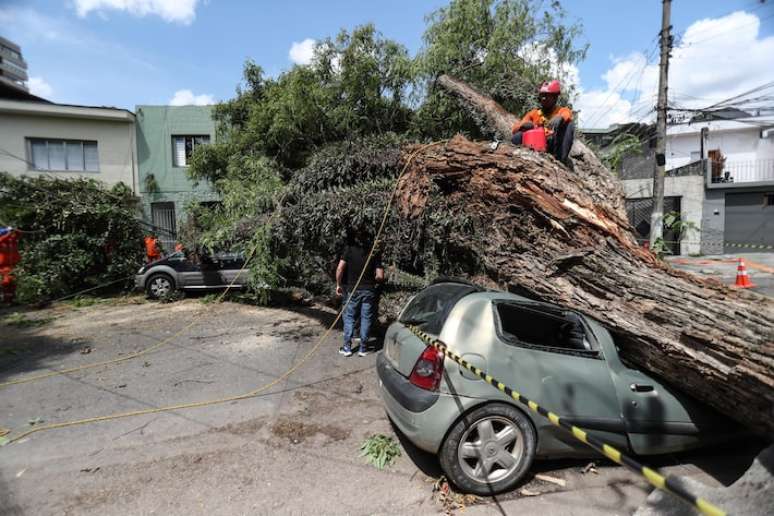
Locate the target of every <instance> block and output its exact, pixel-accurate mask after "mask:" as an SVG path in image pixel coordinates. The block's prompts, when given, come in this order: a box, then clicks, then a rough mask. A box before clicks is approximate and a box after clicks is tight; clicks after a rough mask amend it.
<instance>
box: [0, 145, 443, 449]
mask: <svg viewBox="0 0 774 516" xmlns="http://www.w3.org/2000/svg"><path fill="white" fill-rule="evenodd" d="M442 143H445V140H444V141H437V142H432V143H429V144H426V145H423V146H420V147H418V148H417V149H416V150H415V151H414V152H413V153H412V154H411V155H409V157H408V159H407V160H406V163H405V165H404V166H403V169H402V170H401V172H400V174H399V175H398V177H397V179H396V180H395V186H394V188H393V190H392V194H391V195H390V198H389V200H388V201H387V205H386V206H385V209H384V214H383V216H382V220H381V223H380V224H379V228H378V230H377V232H376V237H375V238H374V242H373V245H372V246H371V251H370V252H369V253H368V257H367V258H366V261H365V264H364V265H363V269H362V270H361V271H360V275H359V277H358V279H357V282H356V283H355V287H354V288H353V289H352V292H351V293H350V295H349V296H348V298H347V301H346V302H345V303H344V305H343V306H342V308H341V310H339V313H338V314H337V315H336V318H335V319H334V320H333V322H332V323H331V324H330V326H329V327H328V329H327V330H326V331H325V332H324V333H323V335H322V336H321V337H320V339H319V340H318V341H317V343H316V344H315V345H314V346H313V347H312V348H311V349H310V350H309V351H308V352H307V353H306V354H305V355H304V356H303V357H302V358H301V360H299V361H298V362H297V363H296V364H294V365H293V366H292V367H290V368H289V369H288V370H287V371H285V372H284V373H283V374H281V375H280V376H278V377H277V378H275V379H274V380H272V381H271V382H269V383H267V384H265V385H263V386H261V387H258V388H256V389H253V390H251V391H248V392H246V393H243V394H238V395H235V396H228V397H224V398H218V399H214V400H204V401H197V402H192V403H181V404H177V405H169V406H165V407H154V408H151V409H143V410H134V411H130V412H120V413H117V414H110V415H106V416H97V417H90V418H84V419H78V420H73V421H64V422H61V423H51V424H47V425H41V426H35V427H33V428H30V429H28V430H26V431H24V432H22V433H20V434H18V435H15V436H13V437H11V438H10V439H8V442H9V443H15V442H19V441H21V440H22V439H24V438H26V437H28V436H29V435H31V434H34V433H37V432H43V431H47V430H55V429H59V428H68V427H73V426H79V425H85V424H89V423H97V422H102V421H111V420H115V419H121V418H126V417H134V416H142V415H147V414H157V413H160V412H170V411H174V410H182V409H189V408H198V407H206V406H211V405H217V404H222V403H229V402H232V401H239V400H245V399H248V398H254V397H256V396H258V395H259V394H261V393H263V392H266V391H267V390H269V389H271V388H272V387H274V386H275V385H277V384H278V383H280V382H282V381H283V380H285V379H286V378H288V377H290V376H291V375H292V374H293V373H294V372H295V371H296V370H298V368H300V367H301V366H302V365H303V364H304V363H306V361H307V360H309V359H310V358H311V357H312V356H313V355H314V354H315V353H316V352H317V350H318V349H319V348H320V346H321V345H322V344H323V343H324V342H325V341H326V340H327V338H328V336H329V335H330V333H331V332H332V331H333V328H334V327H335V326H336V324H338V322H339V320H340V319H341V316H342V314H343V313H344V310H346V308H347V307H348V306H349V303H350V301H351V300H352V296H353V295H354V292H355V291H356V290H357V287H358V286H359V285H360V282H361V281H362V279H363V276H364V275H365V272H366V270H367V269H368V266H369V264H370V262H371V260H372V259H373V256H374V253H375V251H376V248H377V246H378V244H379V239H380V238H381V235H382V232H383V231H384V227H385V226H386V224H387V219H388V218H389V215H390V211H391V210H392V204H393V203H394V202H395V197H396V194H397V192H398V186H399V185H400V180H401V179H402V178H403V176H404V174H405V173H406V171H407V170H408V167H409V165H410V164H411V162H412V161H413V160H414V158H415V157H416V156H417V155H419V153H420V152H422V151H424V150H426V149H429V148H430V147H433V146H436V145H440V144H442ZM275 213H277V211H275ZM189 327H190V326H189ZM178 333H180V332H178ZM122 358H123V357H122ZM8 384H9V383H8V382H6V383H5V384H0V387H2V386H3V385H8Z"/></svg>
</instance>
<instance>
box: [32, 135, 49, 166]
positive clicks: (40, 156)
mask: <svg viewBox="0 0 774 516" xmlns="http://www.w3.org/2000/svg"><path fill="white" fill-rule="evenodd" d="M30 147H31V149H30V150H31V152H30V154H32V155H31V156H30V157H31V158H32V166H33V168H35V170H48V149H47V148H46V142H45V140H32V141H31V142H30Z"/></svg>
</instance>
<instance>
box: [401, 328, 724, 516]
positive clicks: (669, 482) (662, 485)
mask: <svg viewBox="0 0 774 516" xmlns="http://www.w3.org/2000/svg"><path fill="white" fill-rule="evenodd" d="M408 328H409V330H411V332H412V333H414V335H416V336H417V337H419V338H420V339H422V340H423V341H424V342H426V343H427V344H428V345H429V346H433V347H434V348H435V349H437V350H438V351H440V352H441V353H443V354H444V355H445V356H447V357H449V358H450V359H452V360H454V361H455V362H456V363H458V364H459V365H461V366H462V367H464V368H465V369H467V370H468V371H470V372H472V373H473V374H475V375H476V376H478V377H480V378H481V379H482V380H484V381H485V382H487V383H488V384H490V385H492V386H493V387H495V388H497V389H499V390H500V391H502V392H504V393H505V394H506V395H508V396H510V397H511V398H513V399H514V400H516V401H518V402H519V403H521V404H522V405H525V406H527V407H529V409H530V410H532V411H533V412H537V413H538V414H540V415H541V416H543V417H545V418H547V419H548V420H549V421H550V422H551V423H552V424H554V425H555V426H558V427H560V428H564V429H565V430H567V431H568V432H570V433H571V434H572V435H573V436H575V438H576V439H578V440H580V441H582V442H584V443H586V444H587V445H589V446H591V447H592V448H594V449H595V450H596V451H598V452H599V453H601V454H602V455H604V456H605V457H607V458H608V459H610V460H612V461H614V462H616V463H617V464H620V465H622V466H626V467H627V468H629V469H631V470H632V471H634V472H635V473H639V474H641V475H642V476H644V477H645V479H646V480H647V481H648V482H649V483H650V484H651V485H653V486H654V487H657V488H658V489H662V490H664V491H667V492H668V493H671V494H673V495H675V496H677V497H679V498H681V499H682V500H684V501H686V502H688V503H689V504H691V505H692V506H693V507H696V508H697V509H698V510H699V511H700V512H702V513H703V514H706V515H709V516H723V515H725V514H726V512H725V511H724V510H722V509H720V508H719V507H717V506H715V505H713V504H712V503H710V502H708V501H707V500H705V499H703V498H700V497H698V496H695V495H693V494H691V493H689V492H688V491H686V490H685V488H683V487H682V486H681V485H680V484H678V483H677V482H676V481H675V479H674V477H672V476H667V477H665V476H663V475H662V474H661V473H659V472H658V471H655V470H653V469H650V468H649V467H647V466H643V465H642V464H640V463H639V462H637V461H635V460H634V459H632V458H631V457H627V456H626V455H624V454H623V453H621V452H620V451H619V450H617V449H616V448H614V447H613V446H610V445H609V444H606V443H604V442H603V441H600V440H599V439H597V438H596V437H594V436H592V435H589V434H587V433H586V432H585V431H583V430H582V429H581V428H578V427H577V426H575V425H572V424H570V423H567V422H566V421H564V420H562V418H561V417H559V416H557V415H556V414H554V413H553V412H551V411H549V410H546V409H544V408H543V407H541V406H540V405H538V404H537V403H535V402H534V401H532V400H529V399H527V398H525V397H524V396H522V395H521V394H519V393H518V392H517V391H515V390H513V389H511V388H510V387H508V386H507V385H505V384H504V383H502V382H500V381H499V380H497V379H496V378H493V377H491V376H489V375H488V374H486V372H485V371H482V370H481V369H479V368H478V367H476V366H474V365H471V364H469V363H468V362H467V361H466V360H465V359H463V358H462V357H461V356H459V355H458V354H457V353H455V352H454V351H451V350H450V349H449V348H448V347H447V346H446V344H444V343H443V342H441V341H440V340H438V339H435V338H433V337H431V336H430V335H428V334H427V333H424V332H423V331H421V330H420V329H419V328H417V327H416V326H409V327H408Z"/></svg>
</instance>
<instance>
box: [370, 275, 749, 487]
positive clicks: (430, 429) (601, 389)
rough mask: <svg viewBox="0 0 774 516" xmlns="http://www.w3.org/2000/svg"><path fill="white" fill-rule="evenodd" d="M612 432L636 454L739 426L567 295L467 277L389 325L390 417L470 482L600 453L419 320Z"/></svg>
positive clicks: (542, 397) (415, 301) (490, 482)
mask: <svg viewBox="0 0 774 516" xmlns="http://www.w3.org/2000/svg"><path fill="white" fill-rule="evenodd" d="M410 325H414V326H418V327H419V328H420V329H421V330H422V331H423V332H425V333H427V334H430V335H432V336H434V337H436V338H439V339H440V340H441V341H443V342H444V343H446V344H447V345H448V346H449V348H450V349H451V350H453V351H455V352H456V353H458V354H459V355H461V356H462V358H463V359H465V360H466V361H467V362H468V363H470V364H472V365H473V366H476V367H478V368H479V369H482V370H483V371H486V372H487V374H490V375H491V376H493V377H495V378H497V379H498V380H500V381H502V382H503V383H505V384H506V385H508V386H510V387H511V388H513V389H515V390H517V391H519V392H520V393H521V394H523V395H524V396H526V397H527V398H529V399H532V400H535V401H536V402H538V403H539V404H540V405H542V406H544V407H545V408H546V409H547V410H551V411H553V412H555V413H557V414H558V415H559V416H561V417H562V418H563V419H566V420H567V421H568V422H571V423H573V424H575V425H577V426H579V427H582V428H584V429H586V430H587V431H589V432H591V433H593V434H594V435H595V436H597V437H598V438H600V439H602V440H603V441H605V442H607V443H609V444H611V445H613V446H615V447H617V448H619V449H620V450H624V451H629V452H632V453H635V454H643V455H645V454H657V453H668V452H675V451H680V450H685V449H689V448H693V447H697V446H700V445H704V444H709V443H711V442H717V441H718V440H723V439H727V438H728V437H729V436H730V435H732V434H733V433H734V432H735V431H736V430H737V428H736V427H735V426H734V425H733V424H732V423H730V422H729V421H728V420H727V419H725V418H723V417H722V416H720V415H719V414H717V413H716V412H714V411H713V410H711V409H710V408H708V407H706V406H704V405H701V404H700V403H698V402H696V401H694V400H693V399H691V398H690V397H688V396H686V395H685V394H683V393H680V392H677V391H675V390H673V389H672V388H670V387H669V386H667V385H666V384H664V383H663V382H662V381H661V380H659V379H657V378H655V377H653V376H651V375H649V374H646V373H645V372H642V371H639V370H637V369H633V368H632V367H630V366H628V365H626V364H625V363H623V362H622V361H621V359H620V358H619V356H618V349H617V348H616V343H615V340H614V338H613V336H612V335H611V334H610V333H609V332H608V331H607V330H606V329H605V328H604V327H602V326H601V325H600V324H599V323H597V322H596V321H594V320H593V319H591V318H589V317H586V316H583V315H581V314H579V313H576V312H573V311H570V310H564V309H562V308H560V307H558V306H554V305H550V304H546V303H540V302H536V301H532V300H529V299H526V298H523V297H520V296H517V295H513V294H509V293H505V292H498V291H487V290H483V289H481V288H478V287H476V286H474V285H470V284H466V283H462V282H452V281H447V282H441V283H438V284H435V285H431V286H429V287H427V288H426V289H424V290H423V291H421V292H420V293H419V294H417V295H416V296H415V297H414V298H412V299H411V300H410V301H409V302H408V304H407V305H406V307H405V308H404V309H403V311H402V313H401V314H400V316H399V318H398V321H397V322H395V323H393V324H392V325H391V326H390V327H389V328H388V330H387V333H386V335H385V340H384V349H383V350H382V351H381V352H380V353H379V355H378V356H377V371H378V375H379V380H380V388H381V394H382V398H383V399H384V404H385V407H386V410H387V413H388V415H389V417H390V419H391V420H392V421H393V422H394V424H395V425H396V426H397V427H398V428H399V429H400V431H401V432H402V433H403V434H405V436H406V437H407V438H408V439H409V440H410V441H411V442H413V443H414V444H415V445H416V446H417V447H419V448H421V449H423V450H426V451H429V452H431V453H435V454H437V455H438V456H439V459H440V463H441V467H442V469H443V470H444V472H445V473H446V476H447V477H448V478H449V480H451V481H452V482H453V483H454V484H455V485H456V486H457V487H458V488H460V489H462V490H464V491H467V492H471V493H476V494H480V495H489V494H494V493H498V492H502V491H505V490H508V489H510V488H512V487H514V486H515V485H516V483H517V482H518V481H519V480H520V479H521V478H522V477H523V476H524V475H525V474H526V473H527V471H528V470H529V468H530V466H531V464H532V461H533V459H534V458H536V457H544V458H548V457H551V458H553V457H572V456H588V455H592V454H593V453H594V452H593V451H592V450H591V449H590V448H588V447H586V446H585V445H584V444H583V443H581V442H580V441H578V440H576V439H575V438H574V437H573V436H572V435H570V434H569V433H568V432H566V431H565V430H563V429H561V428H557V427H556V426H554V425H552V424H551V423H550V422H549V421H548V420H546V419H544V418H542V417H541V416H539V415H537V414H534V413H532V412H531V411H529V410H525V409H524V407H522V406H520V405H519V404H518V403H517V402H516V401H514V400H513V399H512V398H510V397H508V396H506V395H505V394H503V393H501V392H500V391H499V390H497V389H495V388H494V387H492V386H491V385H489V384H488V383H485V382H484V381H483V380H481V378H479V377H478V376H476V375H474V374H472V373H471V372H469V371H468V370H466V369H464V368H462V367H461V366H459V365H458V364H457V363H455V362H454V361H452V360H451V359H448V358H445V357H444V355H443V354H440V353H439V352H438V351H437V350H436V349H435V348H433V347H432V346H428V345H427V344H426V343H425V342H423V341H422V340H421V339H419V338H418V337H417V336H416V335H414V333H412V332H411V331H410V330H409V329H408V326H410Z"/></svg>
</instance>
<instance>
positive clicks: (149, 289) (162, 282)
mask: <svg viewBox="0 0 774 516" xmlns="http://www.w3.org/2000/svg"><path fill="white" fill-rule="evenodd" d="M174 290H175V281H174V280H173V279H172V278H171V277H170V276H169V274H154V275H153V276H151V277H150V278H148V282H147V283H146V284H145V293H146V294H147V296H148V297H149V298H150V299H163V298H165V297H167V296H169V295H170V294H172V292H174Z"/></svg>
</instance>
